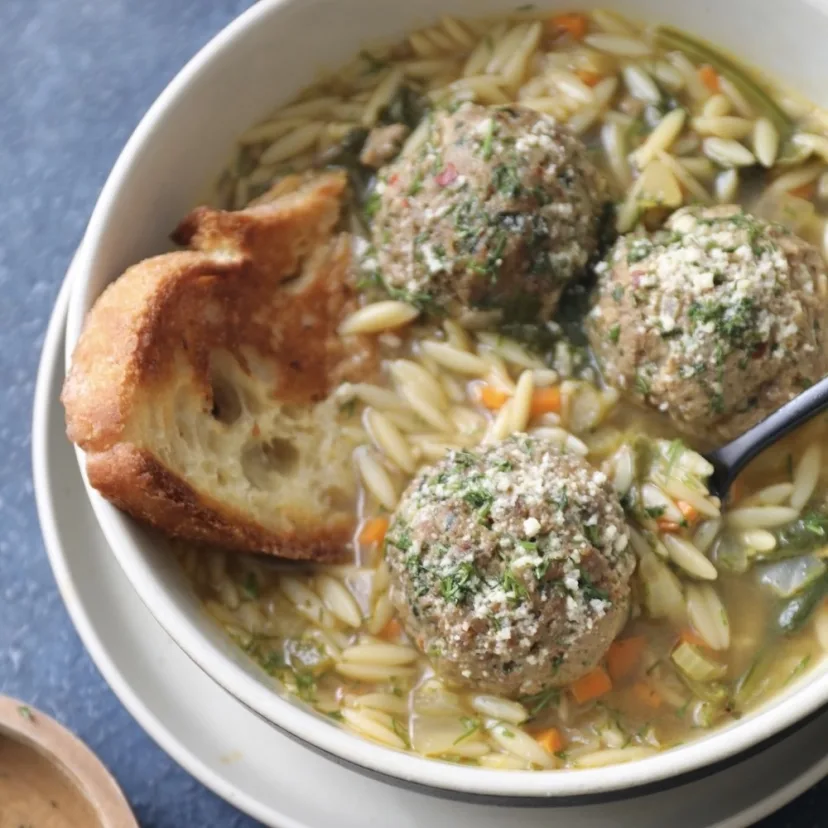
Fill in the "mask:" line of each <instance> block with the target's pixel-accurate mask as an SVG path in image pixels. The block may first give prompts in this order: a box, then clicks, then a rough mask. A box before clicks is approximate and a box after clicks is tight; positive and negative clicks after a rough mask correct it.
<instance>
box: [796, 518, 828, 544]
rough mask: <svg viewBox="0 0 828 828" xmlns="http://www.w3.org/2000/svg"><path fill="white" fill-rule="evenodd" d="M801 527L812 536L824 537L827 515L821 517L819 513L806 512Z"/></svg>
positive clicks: (827, 525)
mask: <svg viewBox="0 0 828 828" xmlns="http://www.w3.org/2000/svg"><path fill="white" fill-rule="evenodd" d="M802 527H803V529H805V530H806V531H808V532H810V533H811V534H813V535H818V536H819V537H821V538H824V537H825V530H826V529H828V515H821V514H819V512H808V514H806V515H803V517H802Z"/></svg>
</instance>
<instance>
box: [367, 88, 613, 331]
mask: <svg viewBox="0 0 828 828" xmlns="http://www.w3.org/2000/svg"><path fill="white" fill-rule="evenodd" d="M377 192H378V193H379V195H380V200H379V210H378V212H377V215H376V219H375V221H374V225H373V238H374V246H375V248H376V251H377V259H378V263H379V270H380V273H381V276H382V278H383V280H384V282H385V284H386V285H387V287H389V288H390V289H391V290H392V292H397V293H399V294H402V295H403V296H404V298H406V299H407V300H408V301H411V302H413V303H414V304H417V305H419V306H420V307H422V308H424V309H426V310H429V309H432V310H435V311H440V312H449V313H451V314H453V315H458V314H460V313H461V312H462V311H463V310H466V309H469V308H473V309H488V310H492V309H497V310H500V311H502V312H503V315H504V317H505V318H506V319H508V320H517V321H533V320H537V319H541V320H547V319H549V318H550V316H551V315H552V314H553V313H554V311H555V308H556V307H557V304H558V300H559V298H560V295H561V292H562V291H563V289H564V287H565V286H566V284H567V283H568V282H569V281H570V280H572V279H574V278H575V277H576V276H578V275H579V274H580V273H581V272H582V271H583V270H584V268H585V266H586V264H587V262H588V261H589V259H590V258H591V257H592V256H593V254H595V252H596V250H597V247H598V241H599V235H600V231H601V226H602V218H603V216H604V213H605V204H606V201H607V188H606V182H605V180H604V178H603V177H602V175H601V174H600V172H599V171H598V169H597V168H596V167H595V166H594V165H593V164H592V163H591V161H590V160H589V158H588V156H587V152H586V149H585V147H584V146H583V144H581V142H580V141H579V140H578V139H577V138H575V137H574V136H573V135H571V134H570V133H568V132H567V131H566V130H564V129H562V128H560V127H558V126H557V125H556V124H555V122H554V121H553V120H552V119H551V118H549V117H547V116H545V115H541V114H539V113H537V112H535V111H533V110H531V109H525V108H523V107H520V106H499V107H484V106H478V105H474V104H466V105H463V106H461V107H460V108H459V109H458V110H457V111H455V112H454V113H452V114H448V113H439V114H437V115H435V116H433V120H432V121H431V125H430V127H429V131H428V133H427V135H426V138H425V141H424V143H423V145H422V147H421V148H420V149H419V150H417V151H415V152H414V153H413V154H411V155H410V157H408V156H403V157H400V158H398V159H397V161H396V162H395V163H394V164H392V165H390V166H389V167H387V168H386V169H385V171H384V173H383V174H382V175H381V179H380V181H379V183H378V185H377Z"/></svg>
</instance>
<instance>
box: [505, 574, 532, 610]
mask: <svg viewBox="0 0 828 828" xmlns="http://www.w3.org/2000/svg"><path fill="white" fill-rule="evenodd" d="M502 584H503V591H504V592H505V593H506V595H508V596H509V598H510V599H511V601H512V602H515V603H517V602H520V601H522V600H523V599H525V598H528V597H529V593H528V592H527V591H526V586H525V584H524V583H523V581H521V580H520V578H518V577H517V575H515V573H514V572H513V571H512V570H511V569H507V570H506V571H505V572H504V573H503V581H502Z"/></svg>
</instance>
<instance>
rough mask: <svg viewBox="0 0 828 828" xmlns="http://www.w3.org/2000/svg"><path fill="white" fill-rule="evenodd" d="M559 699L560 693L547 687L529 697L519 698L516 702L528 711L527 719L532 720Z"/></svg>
mask: <svg viewBox="0 0 828 828" xmlns="http://www.w3.org/2000/svg"><path fill="white" fill-rule="evenodd" d="M560 698H561V691H560V690H559V689H558V688H557V687H549V688H547V689H546V690H541V691H540V692H539V693H533V694H532V695H531V696H521V697H520V699H518V701H520V703H521V704H522V705H523V706H524V707H525V708H526V709H527V710H528V711H529V717H530V718H534V717H535V716H537V715H538V713H540V712H541V710H545V709H546V708H547V707H549V705H550V704H557V703H558V701H559V700H560Z"/></svg>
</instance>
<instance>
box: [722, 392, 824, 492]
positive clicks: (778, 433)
mask: <svg viewBox="0 0 828 828" xmlns="http://www.w3.org/2000/svg"><path fill="white" fill-rule="evenodd" d="M825 410H828V377H824V378H823V379H821V380H820V381H819V382H817V383H814V385H812V386H811V387H810V388H808V389H806V390H805V391H803V392H802V393H801V394H799V395H798V396H797V397H794V398H793V399H792V400H791V401H790V402H789V403H785V405H783V406H782V407H781V408H779V409H777V410H776V411H774V412H773V414H771V415H770V416H769V417H767V418H766V419H764V420H762V422H761V423H758V424H757V425H755V426H754V427H753V428H751V429H750V430H749V431H746V432H745V433H744V434H742V435H741V436H739V437H737V438H736V439H735V440H732V441H731V442H729V443H727V444H726V445H724V446H722V447H721V448H718V449H716V451H714V452H711V453H710V454H708V455H707V459H708V460H709V461H710V462H711V463H712V464H713V468H714V472H713V474H712V475H711V478H710V487H711V490H713V491H715V492H716V493H717V494H718V495H719V497H721V498H722V499H724V497H725V495H726V494H727V491H728V489H729V488H730V485H731V484H732V483H733V481H734V480H735V478H736V476H737V475H738V474H739V472H740V471H741V470H742V469H743V468H744V467H745V466H746V465H747V464H748V463H749V462H750V461H751V460H753V458H754V457H756V455H757V454H759V453H761V452H762V451H764V450H765V449H766V448H768V447H769V446H772V445H773V444H774V443H776V442H778V441H779V440H781V439H782V438H783V437H784V436H785V435H786V434H789V433H790V432H791V431H793V430H794V429H795V428H797V427H799V426H801V425H803V424H804V423H806V422H808V420H810V419H811V418H813V417H815V416H816V415H817V414H819V413H820V412H822V411H825Z"/></svg>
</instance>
